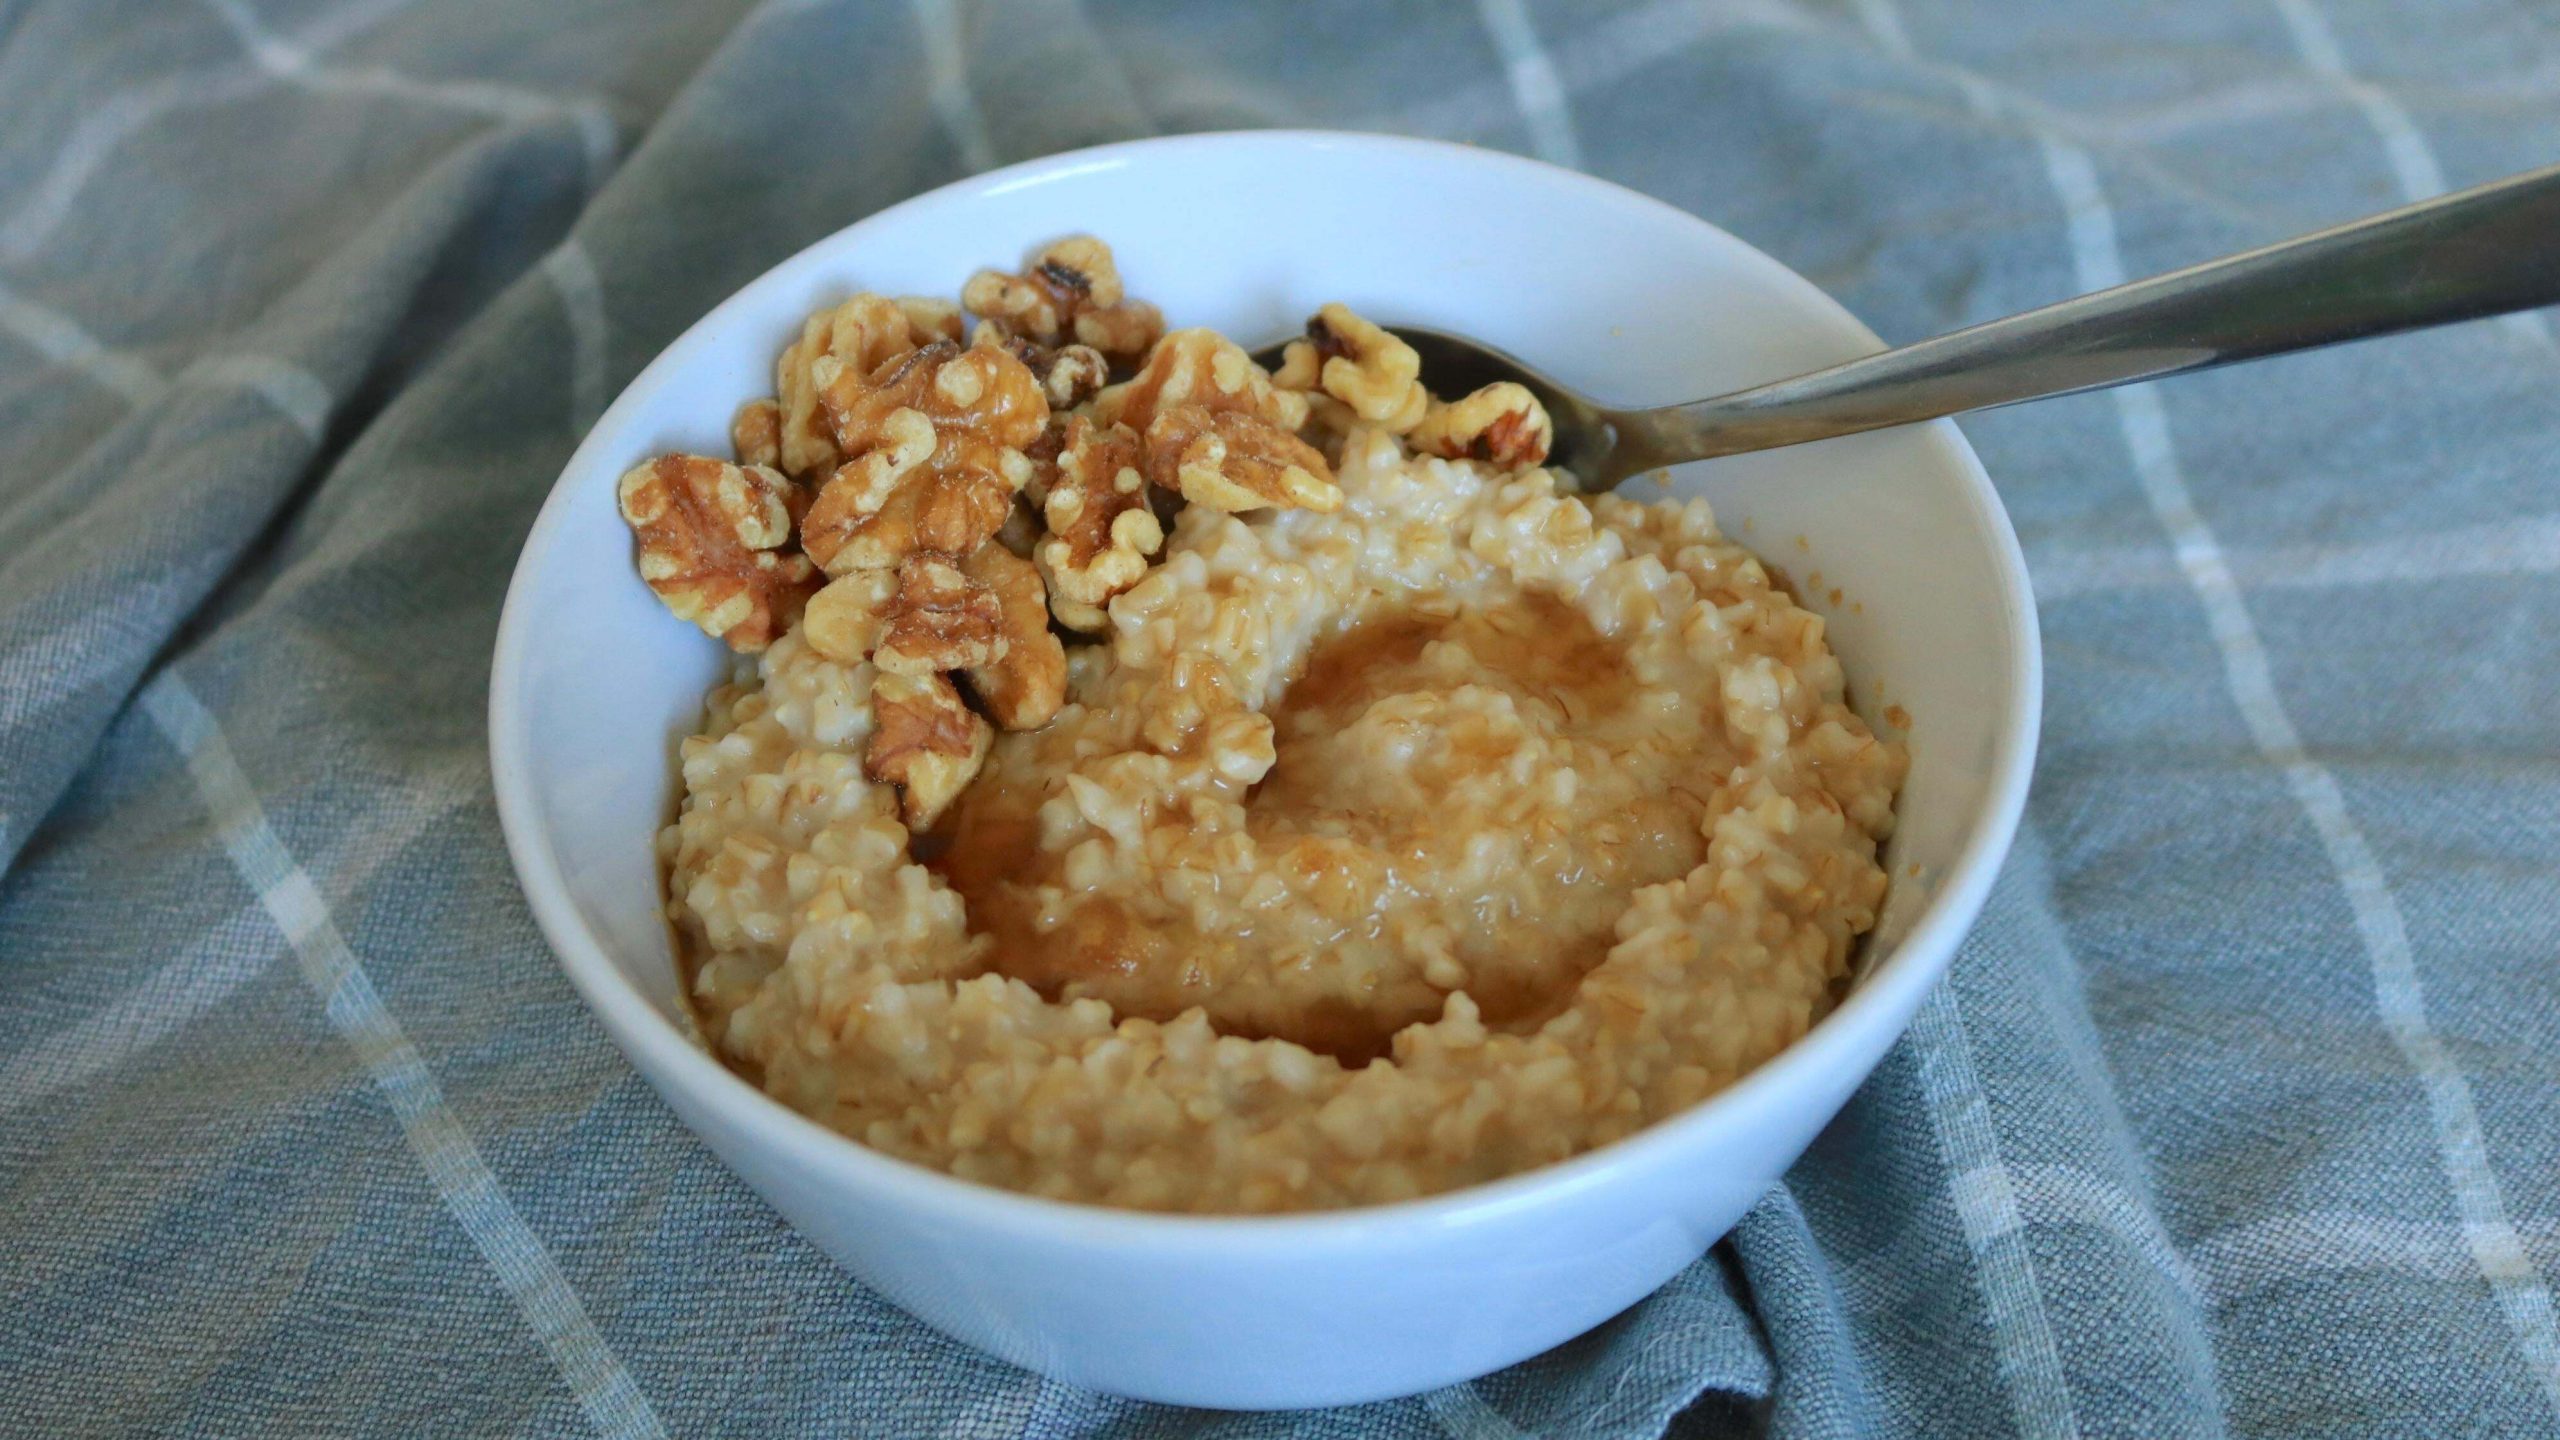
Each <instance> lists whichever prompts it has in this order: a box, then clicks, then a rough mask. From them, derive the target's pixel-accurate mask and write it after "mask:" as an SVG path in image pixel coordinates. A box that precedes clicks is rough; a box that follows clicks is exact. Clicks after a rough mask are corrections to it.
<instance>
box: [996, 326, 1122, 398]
mask: <svg viewBox="0 0 2560 1440" xmlns="http://www.w3.org/2000/svg"><path fill="white" fill-rule="evenodd" d="M969 343H970V345H971V346H973V347H974V346H986V347H988V348H990V349H996V350H1002V351H1004V352H1005V353H1006V354H1008V355H1011V356H1012V357H1013V358H1014V359H1016V360H1019V361H1021V362H1022V364H1023V368H1025V369H1027V370H1029V371H1030V372H1031V374H1032V376H1033V377H1034V378H1036V379H1037V380H1038V381H1039V382H1040V393H1041V394H1042V395H1043V396H1044V397H1046V398H1047V399H1048V401H1049V409H1050V411H1051V413H1053V414H1054V413H1056V412H1058V411H1061V410H1073V409H1075V408H1076V407H1077V406H1079V405H1082V404H1083V403H1084V402H1086V401H1087V400H1090V399H1092V398H1093V397H1094V395H1095V393H1096V392H1097V391H1099V390H1101V389H1102V387H1103V386H1104V385H1105V384H1106V383H1108V382H1109V381H1110V379H1111V362H1110V361H1108V360H1105V359H1104V358H1102V352H1101V351H1099V350H1096V349H1094V348H1093V347H1092V346H1090V345H1057V346H1050V345H1043V344H1041V343H1040V342H1039V341H1037V340H1033V339H1031V338H1030V337H1028V336H1024V335H1018V334H1015V333H1014V331H1013V330H1012V328H1011V327H1010V326H1008V325H1006V324H1005V322H1003V321H1002V320H981V321H979V322H978V328H977V329H976V330H975V331H973V332H971V334H970V336H969Z"/></svg>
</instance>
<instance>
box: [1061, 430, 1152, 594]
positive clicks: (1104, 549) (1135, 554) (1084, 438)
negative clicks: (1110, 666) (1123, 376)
mask: <svg viewBox="0 0 2560 1440" xmlns="http://www.w3.org/2000/svg"><path fill="white" fill-rule="evenodd" d="M1066 434H1067V439H1066V448H1065V449H1064V450H1063V451H1061V452H1060V454H1059V456H1058V466H1057V478H1056V480H1055V481H1054V482H1053V483H1051V485H1050V486H1049V497H1048V500H1047V503H1046V504H1044V505H1043V506H1042V507H1041V513H1042V516H1043V518H1044V519H1046V520H1047V522H1048V526H1049V536H1048V538H1047V539H1045V540H1042V541H1041V542H1040V544H1039V548H1038V549H1036V550H1034V551H1033V552H1032V556H1033V558H1034V559H1036V560H1037V561H1038V562H1039V564H1040V573H1041V574H1042V575H1043V576H1044V577H1046V578H1047V580H1048V582H1049V608H1050V610H1051V611H1052V612H1054V613H1055V614H1056V615H1057V617H1058V623H1059V624H1061V625H1064V626H1066V627H1067V628H1068V629H1070V630H1082V631H1088V632H1090V631H1096V630H1100V629H1102V628H1103V626H1104V624H1105V623H1106V621H1105V617H1104V614H1103V607H1104V606H1105V605H1108V604H1110V603H1111V597H1112V596H1114V595H1117V594H1119V593H1120V592H1121V591H1123V590H1126V589H1128V588H1129V587H1130V586H1132V585H1135V584H1137V583H1138V582H1139V581H1141V580H1143V579H1145V578H1146V577H1147V557H1149V556H1151V555H1153V554H1155V553H1156V551H1157V550H1158V549H1160V548H1162V547H1163V545H1164V527H1163V525H1162V524H1161V523H1159V522H1158V521H1157V519H1156V516H1155V512H1154V511H1153V510H1151V509H1149V508H1148V505H1147V487H1146V477H1145V475H1144V474H1143V472H1142V471H1141V470H1140V468H1139V465H1140V458H1139V457H1140V449H1139V444H1138V437H1137V436H1136V435H1135V434H1132V433H1131V432H1130V430H1129V428H1128V427H1127V426H1125V425H1096V424H1094V423H1093V422H1092V421H1091V420H1088V419H1086V418H1085V417H1083V416H1081V415H1077V416H1072V417H1070V418H1069V419H1068V421H1067V430H1066Z"/></svg>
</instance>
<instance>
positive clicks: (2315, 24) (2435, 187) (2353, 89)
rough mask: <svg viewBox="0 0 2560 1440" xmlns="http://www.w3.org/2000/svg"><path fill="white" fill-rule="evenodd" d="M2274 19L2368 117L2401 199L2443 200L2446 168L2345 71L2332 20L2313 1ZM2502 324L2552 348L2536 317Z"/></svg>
mask: <svg viewBox="0 0 2560 1440" xmlns="http://www.w3.org/2000/svg"><path fill="white" fill-rule="evenodd" d="M2272 3H2273V4H2274V5H2275V7H2276V13H2277V14H2279V15H2281V16H2283V17H2284V28H2285V29H2286V31H2287V32H2289V33H2290V34H2291V35H2292V36H2293V48H2294V51H2295V53H2297V54H2299V55H2300V56H2301V57H2302V63H2303V64H2304V65H2306V66H2308V67H2310V69H2311V71H2312V73H2313V74H2315V75H2318V76H2320V77H2321V78H2322V79H2324V80H2327V81H2329V82H2330V83H2331V84H2333V85H2335V86H2337V88H2338V90H2339V91H2340V92H2341V93H2342V94H2344V95H2345V96H2346V97H2347V99H2348V100H2349V101H2350V102H2351V103H2353V104H2354V105H2355V107H2356V109H2357V110H2358V111H2360V112H2361V113H2362V114H2363V115H2364V119H2365V123H2366V124H2367V125H2369V126H2371V127H2373V133H2374V135H2375V137H2376V138H2378V139H2379V140H2381V141H2382V153H2383V155H2384V157H2385V158H2386V159H2388V160H2389V161H2390V164H2391V174H2392V176H2393V178H2395V179H2396V180H2398V181H2399V182H2400V194H2401V196H2402V197H2403V198H2404V199H2408V200H2411V201H2417V200H2424V199H2426V198H2428V197H2429V196H2432V195H2441V194H2443V193H2444V192H2445V190H2446V189H2447V188H2448V187H2447V186H2446V184H2445V180H2444V166H2443V164H2442V163H2440V162H2439V161H2438V160H2437V159H2436V152H2435V147H2434V146H2431V145H2429V144H2428V143H2427V137H2426V136H2425V135H2424V134H2423V133H2421V132H2420V131H2419V129H2418V122H2417V121H2415V120H2413V119H2411V118H2410V117H2409V111H2408V109H2407V107H2405V106H2403V105H2402V104H2401V103H2400V102H2399V101H2398V100H2397V99H2395V98H2393V97H2392V95H2391V93H2390V92H2389V91H2386V90H2384V89H2383V88H2382V87H2381V86H2379V85H2376V84H2374V83H2373V82H2371V81H2369V80H2366V79H2364V78H2363V77H2362V76H2359V75H2358V74H2356V73H2355V71H2353V70H2352V69H2350V68H2348V66H2347V52H2346V49H2345V47H2343V46H2341V45H2340V44H2339V43H2338V35H2337V32H2336V31H2334V30H2332V29H2330V28H2329V17H2327V16H2326V15H2323V14H2321V13H2320V8H2319V6H2317V5H2315V4H2313V3H2312V0H2272ZM2500 321H2501V323H2503V324H2504V325H2506V326H2507V327H2508V328H2509V329H2511V330H2513V331H2514V332H2515V333H2517V334H2518V335H2521V336H2523V337H2524V338H2525V339H2527V340H2530V341H2532V342H2533V343H2535V344H2537V345H2543V346H2549V345H2551V344H2552V343H2553V340H2552V335H2551V325H2550V322H2548V321H2547V320H2545V319H2544V318H2543V317H2542V315H2541V313H2540V312H2538V311H2531V310H2528V311H2526V312H2524V313H2522V314H2518V315H2507V316H2502V317H2500Z"/></svg>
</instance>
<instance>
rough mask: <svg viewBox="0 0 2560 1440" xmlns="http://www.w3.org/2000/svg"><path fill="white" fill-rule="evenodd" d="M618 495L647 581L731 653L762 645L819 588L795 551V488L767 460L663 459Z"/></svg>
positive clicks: (627, 478)
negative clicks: (740, 463)
mask: <svg viewBox="0 0 2560 1440" xmlns="http://www.w3.org/2000/svg"><path fill="white" fill-rule="evenodd" d="M615 494H616V496H617V498H618V499H619V501H620V503H621V506H622V518H623V519H624V521H626V522H628V523H629V524H630V526H631V531H632V534H633V535H635V536H636V537H638V540H639V544H640V578H641V579H643V580H646V581H647V582H649V588H650V589H652V590H654V591H656V592H658V598H659V599H661V600H664V601H665V602H667V608H668V609H670V610H672V611H674V612H675V613H676V614H677V615H679V616H681V617H683V618H684V619H687V620H690V621H692V622H693V623H694V624H696V625H699V626H701V627H702V629H703V631H704V632H705V633H707V634H711V635H717V636H719V637H720V638H721V639H723V640H725V641H727V642H728V643H729V648H730V649H732V650H761V649H763V648H764V647H765V646H767V645H769V644H771V643H773V638H774V637H775V636H776V635H779V634H781V633H782V632H783V631H784V630H785V629H788V628H789V627H790V625H791V623H792V622H793V621H795V620H797V619H798V618H799V616H800V609H801V606H802V605H803V604H805V603H806V602H807V600H808V598H809V594H810V592H811V591H813V590H815V589H816V588H817V582H816V576H815V573H814V572H813V571H812V569H811V568H810V565H809V561H808V558H807V557H806V556H803V555H798V554H794V553H792V552H791V551H790V550H789V549H788V548H787V547H788V546H789V545H790V543H791V512H792V504H793V501H792V485H791V482H790V481H788V480H786V479H784V478H783V477H782V476H781V475H780V474H779V473H777V472H775V471H773V470H769V469H766V468H765V467H763V466H760V465H756V466H745V467H741V466H737V465H731V464H728V463H726V462H725V461H720V460H714V459H711V458H709V457H707V456H702V455H661V456H659V457H658V458H657V459H655V460H652V461H650V462H648V463H647V464H645V465H639V466H635V467H633V468H632V469H631V470H630V471H628V472H626V473H625V474H624V475H623V477H622V480H621V483H620V484H619V485H617V486H616V487H615Z"/></svg>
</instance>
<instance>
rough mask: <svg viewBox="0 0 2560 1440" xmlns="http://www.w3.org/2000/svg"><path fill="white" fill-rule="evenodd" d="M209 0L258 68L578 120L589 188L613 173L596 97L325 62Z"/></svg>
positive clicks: (303, 82) (305, 81)
mask: <svg viewBox="0 0 2560 1440" xmlns="http://www.w3.org/2000/svg"><path fill="white" fill-rule="evenodd" d="M204 3H205V4H206V5H208V6H210V7H211V8H212V9H213V12H214V13H215V14H216V15H219V16H220V17H221V18H222V23H223V24H224V25H226V26H228V27H230V30H231V33H232V34H233V36H235V37H236V38H237V39H238V40H239V41H240V45H241V48H242V49H244V50H246V51H248V52H249V58H250V59H251V60H252V61H254V62H256V64H257V66H258V68H259V69H261V70H263V71H265V72H266V73H267V74H269V75H271V76H273V77H275V78H276V79H278V80H282V81H285V82H287V83H289V84H293V85H299V86H301V87H302V88H304V89H306V90H313V91H319V92H323V93H336V94H356V95H383V96H388V97H391V98H395V99H402V100H412V101H416V102H418V103H421V104H426V105H438V106H443V107H446V108H449V109H457V110H467V111H471V112H473V113H476V114H483V115H494V116H498V117H500V118H502V119H509V120H534V121H540V120H552V119H565V120H567V121H568V122H569V123H570V124H572V125H574V126H576V127H577V130H578V135H579V140H580V143H581V146H582V148H583V149H584V151H585V154H586V165H587V191H588V193H589V194H593V193H595V191H597V190H598V189H601V188H602V187H603V185H604V179H605V176H607V175H608V174H610V173H612V170H613V158H614V152H615V150H616V149H617V148H618V140H617V138H616V134H615V129H614V124H613V116H612V114H611V112H609V111H607V110H606V109H605V107H604V106H603V105H602V104H601V103H599V102H597V101H595V100H593V99H591V98H584V97H581V98H575V99H568V100H559V99H554V98H553V97H551V96H549V95H545V94H542V93H540V92H539V91H534V90H527V89H524V88H522V87H520V86H513V85H502V84H498V83H496V82H494V81H487V80H426V79H421V78H418V77H416V76H412V75H404V74H401V73H400V72H398V71H396V70H387V69H384V68H381V67H379V66H366V67H363V68H357V69H350V68H343V67H337V66H328V65H323V64H321V63H319V59H318V55H317V53H316V51H317V49H318V47H317V46H316V45H314V44H313V43H311V42H310V41H307V40H294V39H290V38H288V37H285V36H282V35H278V34H277V33H275V32H274V31H273V30H270V29H268V28H267V26H266V25H265V23H264V22H262V21H260V20H259V19H258V17H257V15H256V13H255V12H253V11H252V10H250V9H249V7H248V6H247V5H246V4H245V3H243V0H204ZM403 3H405V0H403Z"/></svg>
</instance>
